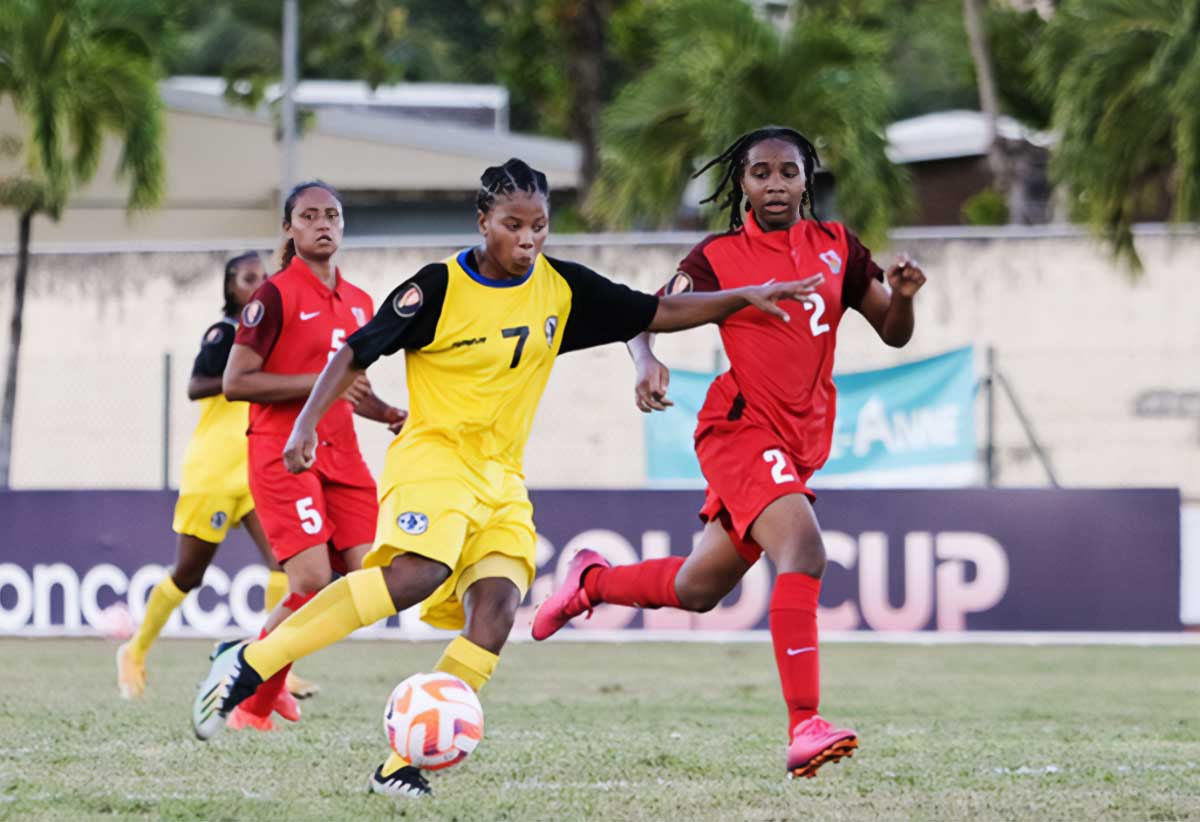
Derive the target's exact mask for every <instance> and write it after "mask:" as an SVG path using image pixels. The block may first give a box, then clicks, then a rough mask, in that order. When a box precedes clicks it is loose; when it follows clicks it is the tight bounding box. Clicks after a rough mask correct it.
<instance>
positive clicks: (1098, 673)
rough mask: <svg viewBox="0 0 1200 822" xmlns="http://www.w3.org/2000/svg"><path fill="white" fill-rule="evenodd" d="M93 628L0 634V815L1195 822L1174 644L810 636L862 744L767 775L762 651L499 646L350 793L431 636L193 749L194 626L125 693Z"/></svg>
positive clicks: (350, 665)
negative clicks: (421, 783)
mask: <svg viewBox="0 0 1200 822" xmlns="http://www.w3.org/2000/svg"><path fill="white" fill-rule="evenodd" d="M114 647H115V646H114V645H113V644H111V643H107V642H101V641H88V640H79V641H75V640H37V641H25V640H5V641H0V684H2V685H3V688H2V689H0V818H14V819H16V818H21V819H25V818H33V819H51V818H54V819H60V818H72V819H77V818H91V817H101V816H104V817H108V816H117V817H136V816H144V817H152V818H163V819H196V820H201V819H202V820H211V819H280V820H289V822H293V821H294V820H302V819H320V820H336V819H349V818H354V819H404V820H424V819H437V820H463V821H464V822H466V820H493V819H506V820H537V819H551V820H576V819H579V820H582V819H589V820H625V819H663V820H671V822H691V820H734V819H750V820H768V819H770V820H783V819H800V820H830V819H834V820H836V819H852V820H871V819H953V820H974V819H1151V820H1176V819H1200V690H1198V688H1200V658H1198V656H1197V651H1196V650H1195V649H1194V648H1159V649H1147V648H1095V647H1089V648H1084V647H1070V648H1023V647H992V646H943V647H909V646H894V645H831V646H826V647H825V648H824V649H823V658H822V664H823V667H824V671H823V679H824V684H825V699H824V704H823V713H824V714H825V715H826V716H827V717H829V718H830V719H832V720H834V721H836V722H845V723H847V724H851V725H852V726H853V727H855V728H857V729H858V731H859V733H860V735H861V744H862V747H861V749H860V751H859V753H858V754H856V755H855V757H854V758H853V759H850V760H846V761H843V762H842V763H840V764H838V765H829V766H826V768H825V769H824V770H822V771H821V774H820V776H819V777H818V778H817V779H814V780H811V781H803V782H789V781H787V780H786V779H784V777H783V742H784V740H783V733H784V729H783V725H784V716H783V707H782V700H781V699H780V696H779V693H778V685H777V683H776V679H775V672H774V664H773V659H772V657H771V653H770V647H769V646H767V645H760V644H752V645H696V644H665V643H664V644H629V645H599V644H595V645H588V644H574V643H565V642H559V643H554V642H551V643H549V644H547V645H544V646H534V645H528V644H521V645H515V646H511V647H510V648H509V649H507V650H506V651H505V654H504V659H503V661H502V663H501V665H500V669H499V671H498V673H497V675H496V677H495V679H493V681H492V683H491V684H490V685H489V686H488V688H487V690H486V691H485V693H484V700H483V702H484V708H485V711H486V713H487V732H486V735H485V738H484V742H483V744H482V745H481V746H480V748H479V750H478V751H477V752H476V753H475V754H474V755H473V756H472V757H471V758H470V759H469V760H468V761H467V762H466V763H465V764H463V765H462V766H459V767H458V768H455V769H452V770H451V771H449V772H446V773H444V774H440V775H436V776H434V777H433V779H432V783H433V787H434V791H435V794H436V795H435V797H434V798H432V799H430V800H426V801H419V802H412V801H408V802H394V801H392V800H389V799H385V798H383V797H378V796H368V795H366V794H365V793H364V786H365V783H366V779H367V776H368V774H369V773H370V772H371V771H372V770H373V769H374V767H375V766H376V765H377V764H378V763H379V762H380V761H382V758H383V756H384V754H385V753H386V751H385V747H386V742H385V741H384V736H383V730H382V719H381V715H382V710H383V701H384V699H385V698H386V696H387V694H388V692H389V691H390V690H391V688H392V687H393V686H394V685H395V683H396V682H397V681H399V680H400V679H402V678H403V677H404V676H407V675H408V674H409V673H413V672H415V671H419V670H428V669H430V667H431V666H432V664H433V662H434V660H435V659H436V658H437V655H438V653H439V652H440V649H441V645H440V644H431V643H401V642H352V643H343V644H342V645H340V646H336V647H334V648H330V649H328V650H326V651H323V652H322V653H320V654H317V655H316V656H314V657H312V658H311V659H308V660H305V661H304V662H303V663H302V664H301V666H300V667H301V670H302V673H303V674H304V675H305V676H307V677H310V678H312V679H314V680H317V681H319V682H320V683H321V684H322V685H324V686H325V690H324V692H323V693H322V694H321V695H320V696H318V697H317V698H315V699H313V700H310V701H308V702H307V703H305V705H304V710H305V718H304V720H303V721H302V722H301V723H300V724H299V725H297V726H288V727H286V728H285V729H284V730H282V731H280V732H276V733H274V734H258V733H254V732H248V731H243V732H239V733H233V732H227V733H224V734H222V735H220V736H219V737H217V738H216V739H215V740H214V741H212V742H209V743H207V744H205V743H200V742H197V741H195V740H194V739H193V738H192V734H191V728H190V724H189V718H188V717H189V713H188V711H189V705H190V701H191V694H192V690H193V687H194V683H195V682H196V680H197V679H198V678H199V677H200V676H201V675H202V673H203V672H204V670H205V669H206V665H207V663H206V661H205V655H206V652H207V648H208V646H207V644H202V643H199V642H182V641H175V642H162V643H160V644H159V645H158V646H157V647H156V648H155V649H154V650H153V651H152V653H151V657H150V690H149V693H148V696H147V699H146V700H145V702H143V703H141V704H125V703H122V702H121V701H120V700H119V699H118V698H117V695H116V687H115V683H114V675H113V670H112V654H113V650H114ZM285 724H286V723H285Z"/></svg>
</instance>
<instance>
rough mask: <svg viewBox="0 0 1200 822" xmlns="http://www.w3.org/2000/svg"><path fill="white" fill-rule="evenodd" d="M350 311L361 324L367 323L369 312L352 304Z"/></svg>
mask: <svg viewBox="0 0 1200 822" xmlns="http://www.w3.org/2000/svg"><path fill="white" fill-rule="evenodd" d="M350 313H351V314H353V315H354V321H355V322H356V323H358V324H359V325H360V326H361V325H366V324H367V312H365V311H363V310H362V309H361V308H359V307H358V306H357V305H352V306H350Z"/></svg>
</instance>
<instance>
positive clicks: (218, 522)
mask: <svg viewBox="0 0 1200 822" xmlns="http://www.w3.org/2000/svg"><path fill="white" fill-rule="evenodd" d="M227 519H229V516H228V515H227V514H226V513H225V512H224V511H218V512H217V513H215V514H213V515H212V519H210V520H209V521H208V524H209V525H211V526H212V527H213V528H217V529H220V528H223V527H224V526H225V520H227Z"/></svg>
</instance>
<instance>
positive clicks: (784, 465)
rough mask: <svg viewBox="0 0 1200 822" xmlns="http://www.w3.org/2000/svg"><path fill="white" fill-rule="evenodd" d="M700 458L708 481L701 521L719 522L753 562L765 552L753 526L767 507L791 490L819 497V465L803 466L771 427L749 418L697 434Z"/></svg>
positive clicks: (697, 451)
mask: <svg viewBox="0 0 1200 822" xmlns="http://www.w3.org/2000/svg"><path fill="white" fill-rule="evenodd" d="M696 457H697V458H698V459H699V460H700V470H701V471H703V472H704V478H705V479H706V480H708V489H707V490H706V491H705V492H704V506H703V507H702V508H701V509H700V519H701V520H702V521H704V522H710V521H712V520H718V521H719V522H720V523H721V525H722V526H723V527H724V528H725V530H726V531H728V532H729V536H730V539H732V540H733V546H734V548H736V549H737V552H738V553H739V554H740V555H741V556H742V559H744V560H746V561H747V562H749V563H754V562H757V561H758V558H759V557H760V556H762V548H761V547H760V546H759V545H758V543H756V542H755V541H754V540H752V539H751V538H750V527H751V526H752V525H754V521H755V520H756V519H758V515H759V514H761V513H762V512H763V509H765V508H766V507H767V506H768V505H770V504H771V503H772V502H774V501H775V500H777V499H779V498H780V497H783V496H786V495H788V494H804V495H805V496H806V497H808V498H809V500H812V501H815V500H816V498H817V496H816V494H814V493H813V492H812V491H810V490H809V488H808V481H809V480H810V479H811V478H812V475H813V471H814V470H815V469H812V468H804V467H803V466H799V465H797V464H796V463H795V462H794V461H793V460H792V456H791V453H790V452H789V451H788V448H787V446H786V445H784V444H783V441H782V440H781V439H780V438H779V435H778V434H776V433H775V432H773V431H771V430H770V429H769V428H764V427H762V426H760V425H755V424H754V423H750V422H746V421H744V420H734V421H724V420H722V421H719V422H714V423H712V424H709V425H706V426H705V427H704V428H703V429H702V430H701V431H700V432H698V433H697V435H696Z"/></svg>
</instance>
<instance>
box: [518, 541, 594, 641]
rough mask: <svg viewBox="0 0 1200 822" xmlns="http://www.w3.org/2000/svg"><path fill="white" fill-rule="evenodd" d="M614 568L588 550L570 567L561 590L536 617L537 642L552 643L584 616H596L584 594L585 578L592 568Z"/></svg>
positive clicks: (568, 566) (534, 622)
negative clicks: (567, 626) (550, 640)
mask: <svg viewBox="0 0 1200 822" xmlns="http://www.w3.org/2000/svg"><path fill="white" fill-rule="evenodd" d="M595 567H600V568H611V567H612V564H611V563H610V562H609V561H608V560H606V559H605V558H604V557H603V556H601V555H600V554H599V553H597V552H596V551H593V550H591V549H590V548H584V549H583V550H582V551H580V552H579V553H577V554H575V556H573V557H571V561H570V562H569V563H568V564H567V576H566V579H564V580H563V583H562V585H561V586H559V588H558V590H557V591H555V592H554V593H553V594H551V595H550V598H549V599H547V600H546V601H545V602H543V603H542V604H541V605H540V606H539V607H538V609H537V613H536V614H534V615H533V638H534V639H536V640H539V641H541V640H543V639H549V638H550V637H552V636H554V634H556V633H558V630H559V629H560V628H562V627H563V626H564V625H566V624H567V623H568V622H570V621H571V620H572V619H574V618H575V617H577V616H579V615H580V614H582V613H585V612H586V613H587V615H588V616H589V617H590V616H591V615H592V601H591V600H590V599H588V595H587V591H585V590H583V574H584V572H585V571H587V569H589V568H595Z"/></svg>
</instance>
